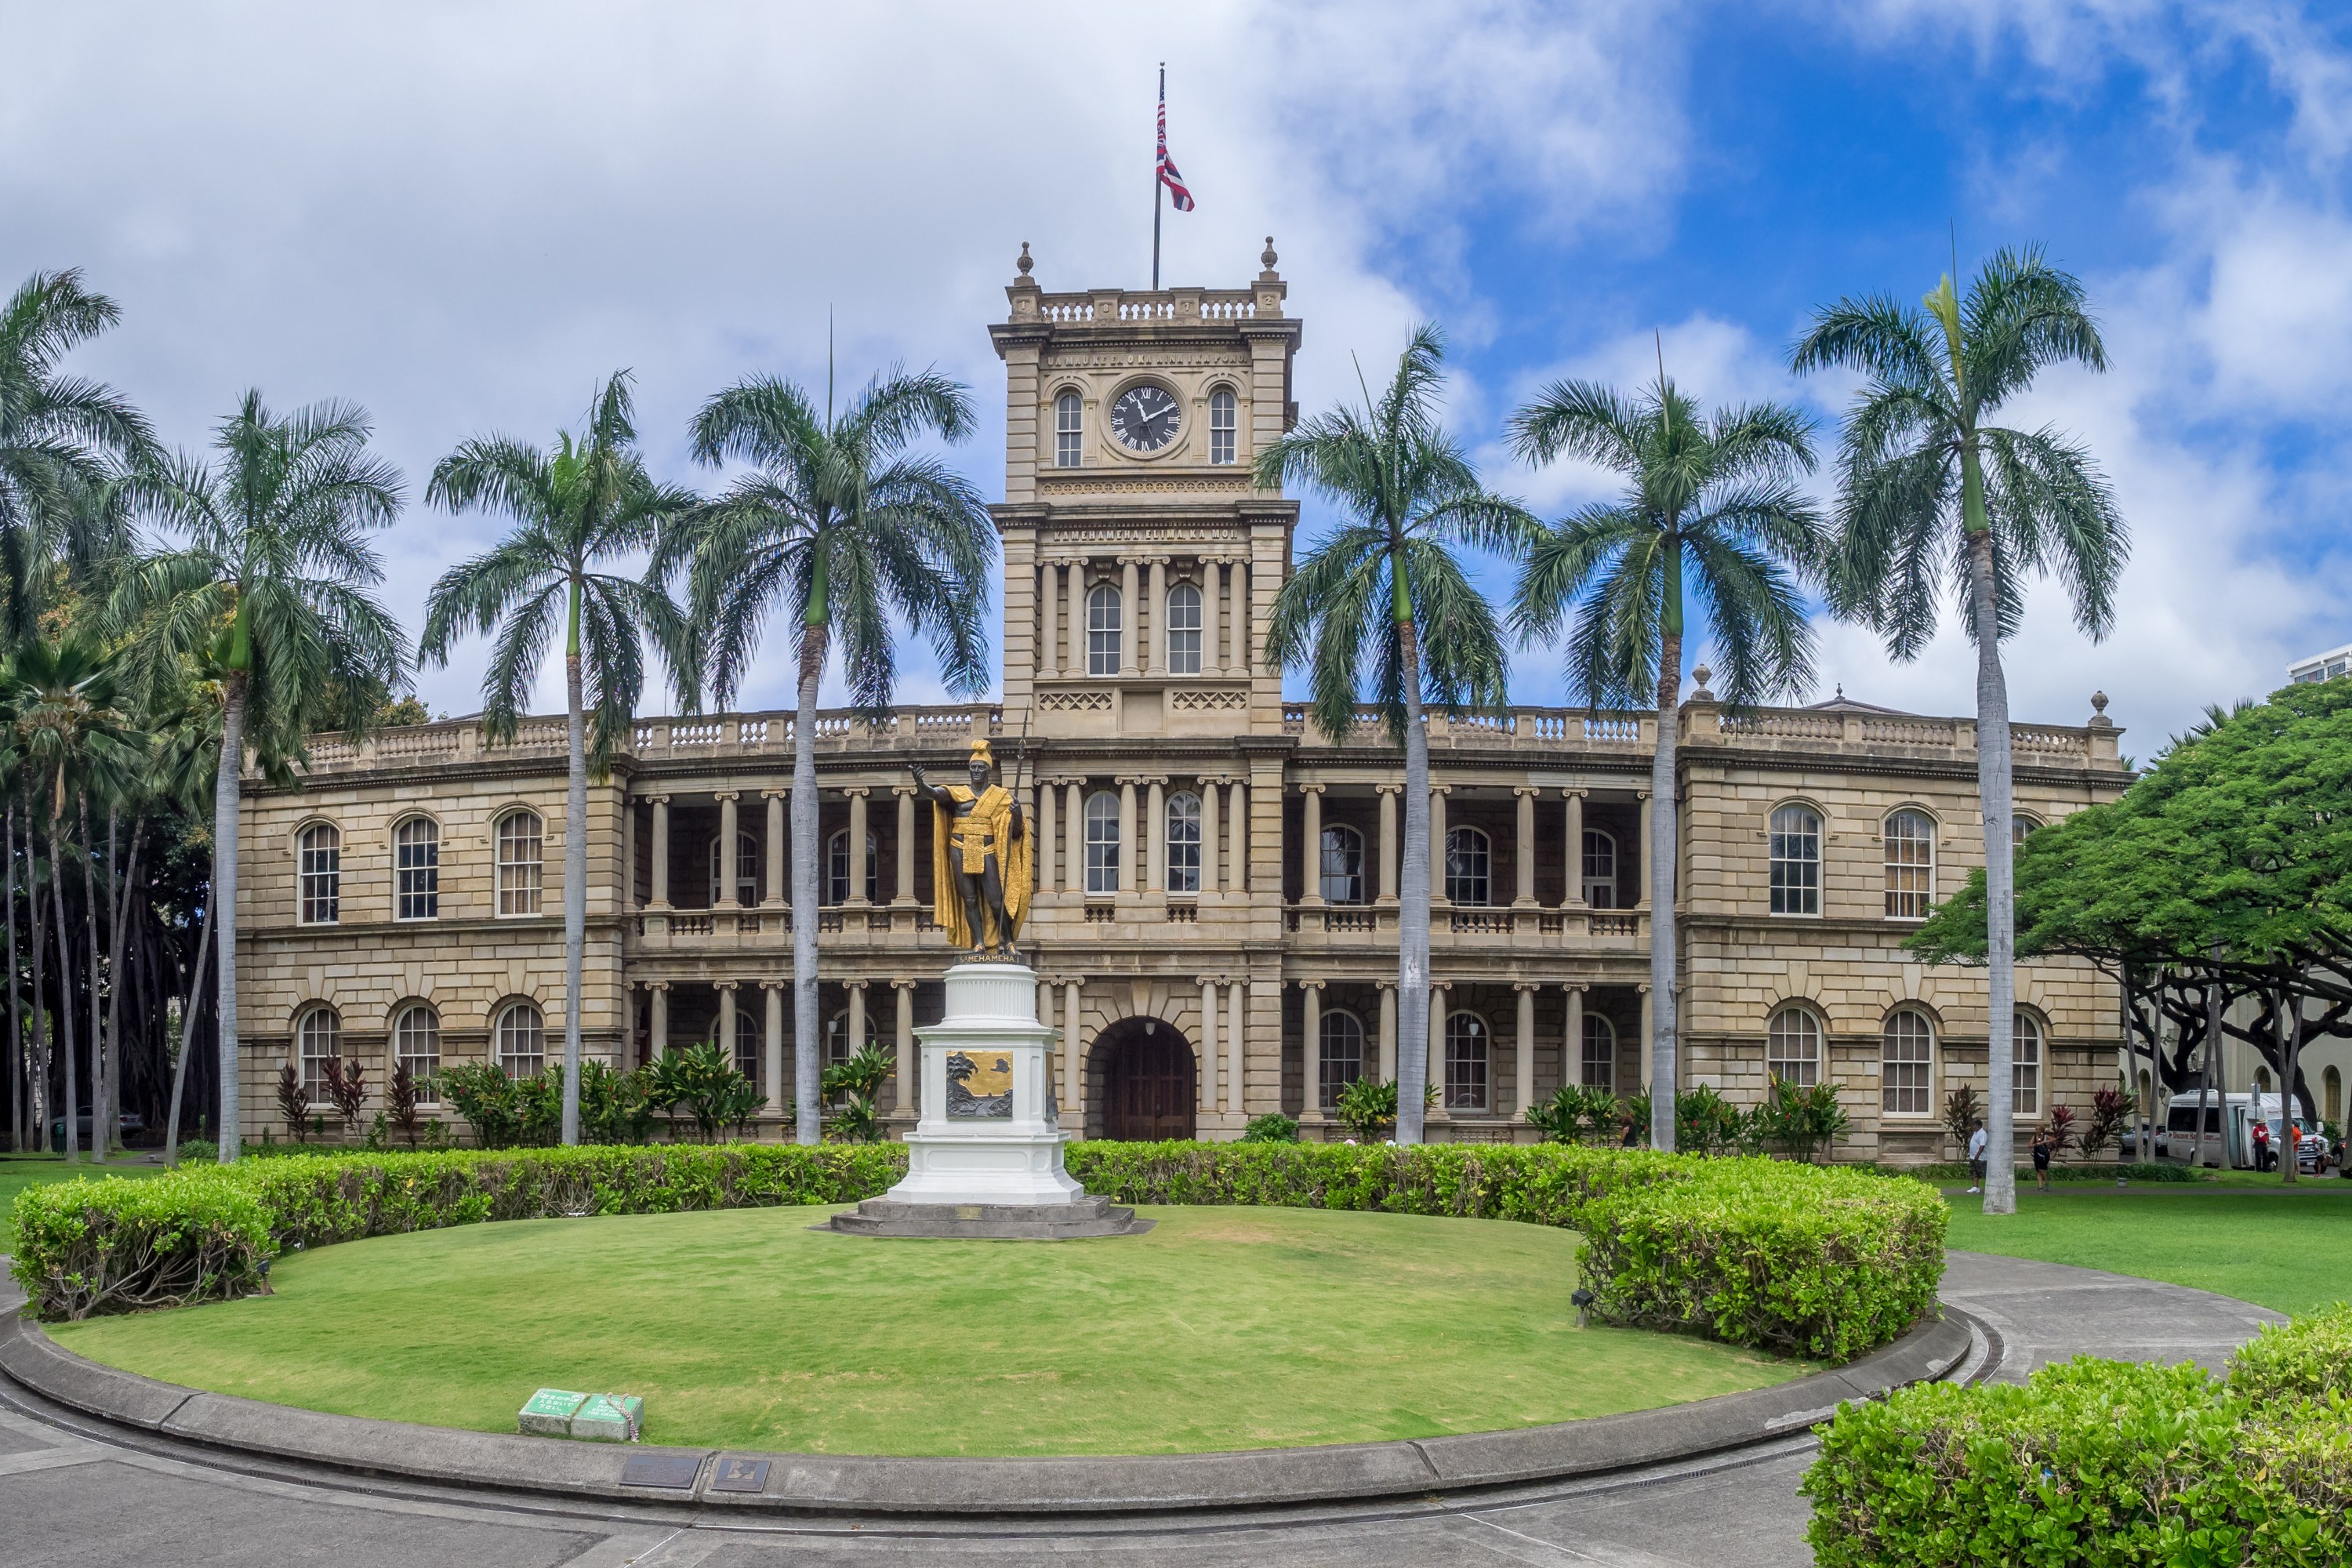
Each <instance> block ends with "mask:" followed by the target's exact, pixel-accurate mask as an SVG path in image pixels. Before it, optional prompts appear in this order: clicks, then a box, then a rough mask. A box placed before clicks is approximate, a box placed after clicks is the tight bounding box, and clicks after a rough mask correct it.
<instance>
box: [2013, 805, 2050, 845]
mask: <svg viewBox="0 0 2352 1568" xmlns="http://www.w3.org/2000/svg"><path fill="white" fill-rule="evenodd" d="M2039 826H2042V823H2041V820H2040V819H2039V818H2038V817H2032V816H2027V815H2026V814H2025V813H2023V812H2021V811H2020V812H2012V813H2011V815H2010V818H2009V841H2010V843H2011V844H2013V845H2014V844H2022V843H2024V842H2025V841H2026V839H2027V838H2029V837H2032V834H2033V830H2034V829H2035V828H2037V827H2039Z"/></svg>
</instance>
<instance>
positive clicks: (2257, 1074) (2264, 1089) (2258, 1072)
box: [2254, 1068, 2271, 1094]
mask: <svg viewBox="0 0 2352 1568" xmlns="http://www.w3.org/2000/svg"><path fill="white" fill-rule="evenodd" d="M2270 1091H2271V1069H2270V1068H2255V1069H2254V1092H2255V1093H2257V1094H2268V1093H2269V1092H2270Z"/></svg>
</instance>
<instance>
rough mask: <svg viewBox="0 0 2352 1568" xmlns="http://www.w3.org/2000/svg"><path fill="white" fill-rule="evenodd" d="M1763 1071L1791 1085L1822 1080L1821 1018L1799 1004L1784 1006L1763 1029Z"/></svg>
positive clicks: (1805, 1085) (1800, 1086)
mask: <svg viewBox="0 0 2352 1568" xmlns="http://www.w3.org/2000/svg"><path fill="white" fill-rule="evenodd" d="M1764 1071H1765V1073H1766V1075H1767V1076H1768V1077H1770V1078H1777V1079H1780V1081H1781V1082H1782V1083H1785V1084H1787V1085H1789V1087H1790V1088H1791V1089H1811V1088H1812V1087H1813V1086H1814V1085H1815V1084H1817V1083H1819V1082H1821V1081H1822V1025H1821V1020H1820V1019H1818V1018H1816V1017H1814V1016H1812V1014H1811V1013H1810V1012H1808V1011H1807V1010H1806V1009H1804V1008H1802V1007H1783V1008H1781V1009H1780V1011H1779V1012H1777V1013H1775V1014H1773V1015H1772V1022H1771V1025H1770V1026H1769V1027H1768V1028H1767V1029H1766V1030H1765V1032H1764Z"/></svg>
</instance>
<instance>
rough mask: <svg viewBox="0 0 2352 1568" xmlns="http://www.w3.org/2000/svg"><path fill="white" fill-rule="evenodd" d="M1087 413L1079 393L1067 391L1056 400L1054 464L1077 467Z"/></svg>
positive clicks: (1059, 466)
mask: <svg viewBox="0 0 2352 1568" xmlns="http://www.w3.org/2000/svg"><path fill="white" fill-rule="evenodd" d="M1084 419H1085V413H1084V410H1083V408H1082V407H1081V405H1080V404H1079V402H1078V395H1077V394H1076V393H1075V392H1066V393H1064V394H1062V395H1061V396H1059V397H1057V398H1055V400H1054V466H1055V468H1076V467H1077V466H1078V458H1079V457H1080V455H1081V450H1082V448H1081V447H1080V442H1081V440H1082V439H1083V437H1084V435H1085V429H1084V424H1083V421H1084Z"/></svg>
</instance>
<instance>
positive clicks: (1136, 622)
mask: <svg viewBox="0 0 2352 1568" xmlns="http://www.w3.org/2000/svg"><path fill="white" fill-rule="evenodd" d="M1135 566H1136V562H1135V557H1133V556H1131V555H1130V556H1129V557H1128V558H1127V559H1125V560H1123V561H1121V562H1120V563H1118V620H1119V626H1118V672H1119V673H1120V674H1121V675H1134V674H1136V673H1138V672H1139V670H1140V669H1141V668H1142V666H1141V665H1140V664H1139V662H1138V660H1137V658H1136V647H1135V643H1136V639H1137V638H1138V637H1140V636H1141V635H1142V632H1143V617H1142V616H1139V615H1138V614H1137V613H1136V612H1137V611H1138V610H1139V608H1141V606H1140V605H1138V604H1137V603H1136V582H1135V576H1136V574H1135Z"/></svg>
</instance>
